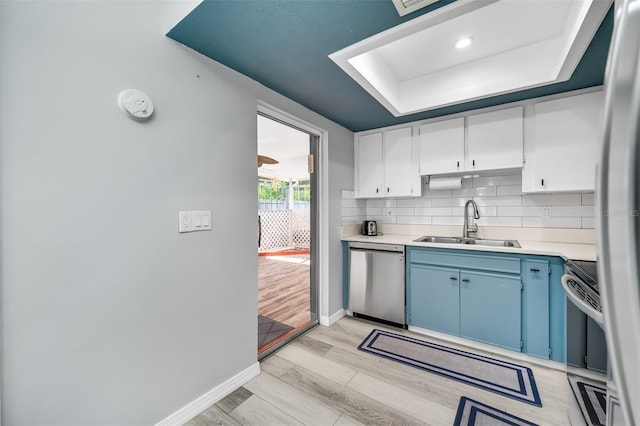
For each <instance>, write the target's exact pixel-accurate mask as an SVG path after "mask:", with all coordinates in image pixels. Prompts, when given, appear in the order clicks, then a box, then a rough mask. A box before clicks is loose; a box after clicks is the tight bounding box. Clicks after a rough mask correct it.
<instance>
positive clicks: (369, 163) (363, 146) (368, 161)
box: [355, 127, 421, 198]
mask: <svg viewBox="0 0 640 426" xmlns="http://www.w3.org/2000/svg"><path fill="white" fill-rule="evenodd" d="M415 151H416V149H415V148H414V143H413V138H412V135H411V128H410V127H407V128H402V129H395V130H389V131H385V132H379V133H373V134H369V135H364V136H356V140H355V154H356V155H355V157H356V158H355V162H356V170H355V173H356V176H355V177H356V182H355V186H356V197H357V198H377V197H411V196H419V195H421V191H420V174H419V173H418V162H417V155H414V154H415Z"/></svg>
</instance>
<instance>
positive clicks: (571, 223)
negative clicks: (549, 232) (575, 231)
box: [522, 217, 582, 228]
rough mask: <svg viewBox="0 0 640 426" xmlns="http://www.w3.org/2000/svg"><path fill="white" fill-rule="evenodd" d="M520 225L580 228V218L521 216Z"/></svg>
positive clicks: (527, 226) (526, 226)
mask: <svg viewBox="0 0 640 426" xmlns="http://www.w3.org/2000/svg"><path fill="white" fill-rule="evenodd" d="M522 226H523V227H525V228H580V227H581V226H582V219H581V218H579V217H523V218H522Z"/></svg>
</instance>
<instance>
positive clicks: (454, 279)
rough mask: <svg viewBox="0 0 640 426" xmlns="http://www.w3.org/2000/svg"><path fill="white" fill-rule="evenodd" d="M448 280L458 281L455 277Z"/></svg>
mask: <svg viewBox="0 0 640 426" xmlns="http://www.w3.org/2000/svg"><path fill="white" fill-rule="evenodd" d="M449 279H450V280H452V281H458V278H456V277H449Z"/></svg>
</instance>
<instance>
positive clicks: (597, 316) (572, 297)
mask: <svg viewBox="0 0 640 426" xmlns="http://www.w3.org/2000/svg"><path fill="white" fill-rule="evenodd" d="M569 280H574V281H575V278H574V277H572V276H571V275H568V274H564V275H563V276H562V278H561V279H560V281H562V288H564V292H565V294H566V295H567V297H568V298H569V301H571V303H573V304H574V305H576V307H577V308H578V309H580V310H581V311H582V312H584V313H585V314H587V315H588V316H589V317H591V318H592V319H593V320H594V321H595V322H596V323H598V325H599V326H600V327H601V328H602V329H603V330H604V315H602V312H598V311H596V310H595V309H593V307H592V306H591V305H589V304H588V303H587V302H585V301H584V300H582V299H581V298H579V297H578V296H576V294H575V293H574V291H573V290H572V289H571V287H570V286H569Z"/></svg>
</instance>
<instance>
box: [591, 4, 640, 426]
mask: <svg viewBox="0 0 640 426" xmlns="http://www.w3.org/2000/svg"><path fill="white" fill-rule="evenodd" d="M639 52H640V0H622V1H616V22H615V27H614V34H613V40H612V42H611V49H610V51H609V58H608V62H607V71H606V76H605V91H606V100H605V123H604V124H605V125H604V129H605V130H604V138H603V149H602V157H601V161H600V164H599V173H598V184H597V190H596V195H597V198H596V200H597V202H596V205H597V214H596V217H597V218H598V219H597V220H598V222H597V232H598V257H599V259H598V268H599V271H598V276H599V283H601V285H600V289H601V290H600V291H601V295H602V300H603V311H604V322H605V331H606V337H607V347H608V350H609V360H610V365H611V370H612V379H613V380H612V381H610V383H609V386H608V387H609V389H608V390H609V392H608V407H607V408H608V412H607V417H608V418H607V424H608V425H612V424H629V425H632V424H640V404H639V403H638V401H640V368H638V363H639V362H640V286H639V284H638V266H639V264H640V258H638V255H639V252H638V242H639V241H640V224H639V219H640V218H639V215H640V205H639V202H638V201H639V199H640V184H639V183H640V175H639V173H640V164H639V163H640V162H639V154H640V153H639V152H638V138H639V137H640V134H639V133H638V126H639V123H640V120H639V118H640V65H639V61H640V56H639ZM616 390H617V398H616ZM618 400H619V405H620V406H621V408H622V413H620V411H619V410H617V409H616V407H617V404H618ZM620 414H623V415H624V417H625V418H624V419H622V418H621V417H620Z"/></svg>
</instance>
